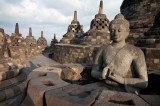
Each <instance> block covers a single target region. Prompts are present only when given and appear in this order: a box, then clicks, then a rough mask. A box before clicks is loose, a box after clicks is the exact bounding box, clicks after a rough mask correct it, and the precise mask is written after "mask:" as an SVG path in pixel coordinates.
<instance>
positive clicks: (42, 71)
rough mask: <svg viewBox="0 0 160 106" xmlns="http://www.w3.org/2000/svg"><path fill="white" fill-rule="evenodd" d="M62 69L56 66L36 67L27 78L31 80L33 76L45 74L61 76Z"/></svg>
mask: <svg viewBox="0 0 160 106" xmlns="http://www.w3.org/2000/svg"><path fill="white" fill-rule="evenodd" d="M61 72H62V69H60V68H56V67H48V66H46V67H40V68H36V69H34V70H33V71H32V72H31V73H30V74H29V75H28V78H27V80H28V81H29V80H31V79H32V78H38V77H43V76H48V77H49V76H51V77H57V76H58V77H59V78H60V77H61Z"/></svg>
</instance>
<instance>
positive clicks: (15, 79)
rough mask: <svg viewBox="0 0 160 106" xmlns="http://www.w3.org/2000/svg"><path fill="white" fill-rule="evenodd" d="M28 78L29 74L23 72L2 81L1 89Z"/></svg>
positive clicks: (0, 83) (0, 82)
mask: <svg viewBox="0 0 160 106" xmlns="http://www.w3.org/2000/svg"><path fill="white" fill-rule="evenodd" d="M26 79H27V75H26V74H25V73H24V72H21V73H20V74H19V75H18V76H16V77H13V78H9V79H6V80H4V81H0V90H4V89H6V88H9V87H11V86H14V85H16V84H18V83H22V82H24V81H25V80H26Z"/></svg>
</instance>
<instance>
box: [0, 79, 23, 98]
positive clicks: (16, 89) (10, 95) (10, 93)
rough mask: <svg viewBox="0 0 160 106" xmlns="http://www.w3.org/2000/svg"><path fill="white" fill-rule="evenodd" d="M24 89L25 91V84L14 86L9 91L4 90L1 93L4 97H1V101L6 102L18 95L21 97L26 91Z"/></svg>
mask: <svg viewBox="0 0 160 106" xmlns="http://www.w3.org/2000/svg"><path fill="white" fill-rule="evenodd" d="M24 89H25V82H23V83H20V84H17V85H13V86H11V87H10V88H8V89H4V90H2V91H0V94H2V95H3V96H1V97H0V101H5V100H8V99H11V98H13V97H15V96H17V95H20V94H21V93H22V92H23V91H24Z"/></svg>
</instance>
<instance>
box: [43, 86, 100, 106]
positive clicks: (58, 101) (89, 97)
mask: <svg viewBox="0 0 160 106" xmlns="http://www.w3.org/2000/svg"><path fill="white" fill-rule="evenodd" d="M98 94H99V90H97V89H92V88H86V87H82V86H79V85H74V84H73V85H68V86H65V87H62V88H59V89H55V90H50V91H47V92H46V93H45V99H46V105H47V106H53V105H54V106H63V105H65V106H90V105H92V104H93V102H94V101H95V99H96V97H97V96H98Z"/></svg>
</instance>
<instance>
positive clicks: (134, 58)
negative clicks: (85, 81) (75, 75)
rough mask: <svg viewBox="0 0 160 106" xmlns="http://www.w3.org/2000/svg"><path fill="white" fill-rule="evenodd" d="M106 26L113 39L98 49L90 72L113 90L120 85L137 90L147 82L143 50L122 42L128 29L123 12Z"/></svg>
mask: <svg viewBox="0 0 160 106" xmlns="http://www.w3.org/2000/svg"><path fill="white" fill-rule="evenodd" d="M109 30H110V38H111V40H112V43H111V44H109V45H107V46H103V47H101V48H100V49H99V51H98V53H97V55H96V58H95V61H94V63H95V65H94V67H93V68H92V72H91V75H92V77H94V78H96V79H99V80H104V81H105V84H106V85H107V86H108V87H110V88H113V89H115V90H116V89H117V88H118V87H120V88H122V89H123V90H122V91H126V92H132V93H134V92H136V93H137V92H138V91H139V90H141V89H144V88H146V87H147V85H148V75H147V68H146V62H145V57H144V54H143V52H142V50H141V49H139V48H137V47H135V46H133V45H129V44H127V43H126V42H125V39H126V38H127V36H128V35H129V31H130V29H129V22H128V21H127V20H126V19H125V18H124V16H123V15H122V14H118V15H116V16H115V19H114V20H113V21H111V22H110V25H109Z"/></svg>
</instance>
